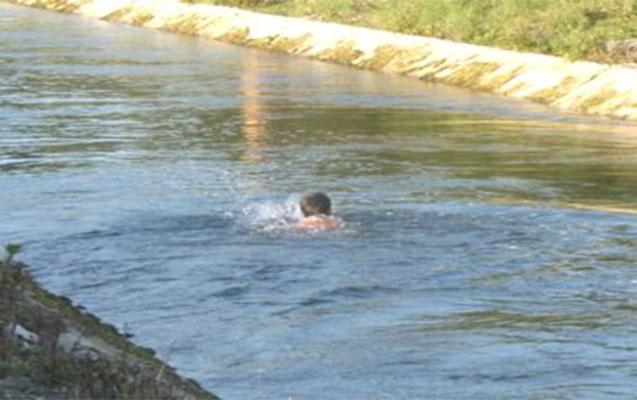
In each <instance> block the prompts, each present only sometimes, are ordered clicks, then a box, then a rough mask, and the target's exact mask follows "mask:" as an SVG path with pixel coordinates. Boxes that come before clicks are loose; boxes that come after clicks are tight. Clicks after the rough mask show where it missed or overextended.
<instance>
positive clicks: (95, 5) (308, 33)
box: [0, 0, 637, 120]
mask: <svg viewBox="0 0 637 400" xmlns="http://www.w3.org/2000/svg"><path fill="white" fill-rule="evenodd" d="M0 1H5V2H9V3H14V4H19V5H24V6H30V7H37V8H42V9H47V10H52V11H58V12H68V13H75V14H80V15H83V16H86V17H91V18H98V19H102V20H106V21H111V22H121V23H128V24H132V25H137V26H143V27H148V28H154V29H162V30H166V31H171V32H176V33H181V34H188V35H197V36H202V37H206V38H209V39H213V40H218V41H222V42H227V43H232V44H237V45H242V46H250V47H257V48H261V49H267V50H272V51H278V52H283V53H288V54H293V55H300V56H305V57H309V58H313V59H318V60H322V61H327V62H333V63H338V64H342V65H348V66H352V67H356V68H361V69H369V70H377V71H383V72H387V73H393V74H399V75H404V76H409V77H413V78H417V79H420V80H424V81H428V82H437V83H444V84H449V85H453V86H458V87H463V88H468V89H473V90H477V91H481V92H487V93H493V94H498V95H503V96H508V97H514V98H519V99H525V100H531V101H534V102H538V103H542V104H546V105H549V106H551V107H554V108H556V109H560V110H564V111H568V112H576V113H584V114H593V115H598V116H605V117H612V118H619V119H625V120H637V67H635V66H634V65H607V64H599V63H594V62H587V61H568V60H565V59H562V58H558V57H554V56H548V55H543V54H533V53H519V52H515V51H509V50H502V49H497V48H490V47H484V46H477V45H470V44H465V43H457V42H451V41H446V40H440V39H433V38H428V37H422V36H412V35H404V34H398V33H392V32H387V31H381V30H375V29H369V28H360V27H353V26H348V25H341V24H335V23H325V22H317V21H310V20H306V19H301V18H290V17H284V16H277V15H270V14H259V13H255V12H252V11H248V10H243V9H238V8H231V7H224V6H213V5H208V4H185V3H181V2H179V1H177V0H0Z"/></svg>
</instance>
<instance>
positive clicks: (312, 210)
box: [301, 192, 332, 217]
mask: <svg viewBox="0 0 637 400" xmlns="http://www.w3.org/2000/svg"><path fill="white" fill-rule="evenodd" d="M301 211H302V212H303V215H304V216H306V217H309V216H311V215H318V214H324V215H330V214H331V213H332V201H331V200H330V198H329V197H328V196H327V195H326V194H325V193H320V192H317V193H308V194H306V195H305V196H303V198H302V199H301Z"/></svg>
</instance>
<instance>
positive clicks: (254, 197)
mask: <svg viewBox="0 0 637 400" xmlns="http://www.w3.org/2000/svg"><path fill="white" fill-rule="evenodd" d="M0 44H1V45H2V49H3V52H2V54H0V58H1V64H0V76H1V78H2V79H0V119H1V120H2V124H0V171H1V173H0V187H2V196H1V197H0V210H1V212H2V216H3V222H2V225H1V227H0V240H1V241H2V242H4V243H6V242H8V241H14V242H20V243H22V244H23V246H24V250H23V254H22V255H21V258H22V259H23V260H24V261H26V262H28V263H29V264H30V265H32V269H33V272H34V274H35V275H36V276H37V277H38V279H39V280H40V281H41V282H42V283H43V284H44V285H45V286H46V287H47V288H49V289H51V290H52V291H54V292H56V293H58V294H61V295H65V296H68V297H70V298H71V299H73V301H74V302H76V303H79V304H82V305H84V306H86V307H87V308H88V309H89V310H90V311H92V312H94V313H96V314H98V315H99V316H100V317H102V318H103V319H105V320H106V321H108V322H111V323H113V324H115V325H116V326H118V327H119V328H120V329H121V330H125V331H127V332H130V333H133V334H134V335H135V340H136V341H137V342H138V343H140V344H142V345H145V346H150V347H153V348H155V349H156V350H157V351H158V354H159V356H160V357H161V358H163V359H164V360H167V361H168V362H169V363H171V364H173V365H175V366H176V367H177V368H178V369H179V371H180V372H181V373H183V374H184V375H187V376H189V377H193V378H195V379H197V380H198V381H199V382H201V383H202V385H204V386H205V387H206V388H208V389H210V390H211V391H213V392H215V393H217V394H218V395H220V396H222V397H223V398H227V399H288V398H293V399H344V398H348V399H372V398H373V399H395V398H404V399H413V398H439V399H451V398H453V399H481V398H484V399H487V398H488V399H498V398H500V399H600V398H631V397H632V396H633V393H634V392H635V390H636V389H637V384H636V383H635V382H636V379H635V378H636V377H637V376H636V373H635V371H637V369H636V368H637V335H636V334H637V322H636V320H635V317H634V316H635V310H637V297H636V296H637V272H636V270H635V265H637V219H636V218H637V217H636V216H635V214H631V211H632V212H634V211H635V210H637V200H636V199H637V196H636V194H637V158H636V156H635V154H637V153H636V150H637V129H636V128H635V127H634V126H631V125H629V124H622V123H616V122H615V123H613V122H611V121H606V120H600V119H593V118H583V117H578V116H573V115H564V114H559V113H556V112H554V111H550V110H547V109H545V108H543V107H541V106H538V105H532V104H529V103H523V102H517V101H514V100H505V99H502V98H498V97H491V96H485V95H480V94H477V93H470V92H466V91H462V90H457V89H453V88H448V87H443V86H436V85H428V84H425V83H420V82H416V81H412V80H408V79H403V78H398V77H390V76H385V75H382V74H377V73H372V72H362V71H356V70H352V69H348V68H342V67H338V66H331V65H327V64H322V63H318V62H313V61H309V60H304V59H298V58H294V57H288V56H283V55H276V54H270V53H265V52H259V51H254V50H246V49H240V48H235V47H231V46H226V45H220V44H215V43H211V42H208V41H205V40H200V39H197V38H192V37H182V36H177V35H170V34H166V33H160V32H154V31H149V30H142V29H136V28H132V27H128V26H122V25H111V24H107V23H102V22H99V21H92V20H84V19H80V18H76V17H72V16H67V15H60V14H53V13H46V12H42V11H37V10H31V9H24V8H18V7H14V6H10V5H6V4H2V3H0ZM309 190H322V191H325V192H327V193H329V194H330V195H331V196H332V198H333V201H334V205H335V211H336V213H337V214H338V215H339V216H340V217H341V218H342V219H343V220H344V221H346V224H347V225H346V227H345V228H344V229H342V230H339V231H334V232H299V231H298V230H290V229H287V228H288V225H289V224H290V223H293V221H294V220H295V219H296V218H298V210H296V209H295V202H296V201H298V199H299V197H300V195H301V194H302V193H303V192H305V191H309ZM609 207H610V208H616V209H620V210H623V212H609V211H608V208H609Z"/></svg>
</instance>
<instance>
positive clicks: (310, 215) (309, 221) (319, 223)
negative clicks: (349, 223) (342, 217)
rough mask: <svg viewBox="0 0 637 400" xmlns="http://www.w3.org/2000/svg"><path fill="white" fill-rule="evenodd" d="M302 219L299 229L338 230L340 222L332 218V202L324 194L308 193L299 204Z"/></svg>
mask: <svg viewBox="0 0 637 400" xmlns="http://www.w3.org/2000/svg"><path fill="white" fill-rule="evenodd" d="M299 206H300V207H301V212H302V213H303V219H301V222H299V224H298V227H300V228H316V229H327V228H338V227H340V226H342V222H341V221H339V220H338V219H336V218H334V217H333V216H332V201H331V200H330V198H329V197H328V196H327V195H326V194H325V193H320V192H316V193H308V194H306V195H305V196H303V198H302V199H301V202H300V203H299Z"/></svg>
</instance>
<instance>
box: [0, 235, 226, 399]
mask: <svg viewBox="0 0 637 400" xmlns="http://www.w3.org/2000/svg"><path fill="white" fill-rule="evenodd" d="M19 252H20V246H19V245H15V244H8V245H6V246H5V253H6V256H5V257H4V259H2V260H0V399H17V398H20V399H41V398H55V399H76V398H78V399H80V398H81V399H192V400H194V399H207V400H211V399H216V397H215V396H214V395H211V394H209V393H208V392H206V391H204V390H203V389H201V388H200V387H199V386H198V385H197V384H196V383H195V382H192V381H185V380H182V379H181V378H179V377H177V376H176V375H175V374H174V372H173V371H172V369H171V368H170V367H167V366H165V365H164V364H162V363H161V362H159V360H157V359H155V358H154V357H153V355H152V353H149V352H148V351H147V350H146V349H143V348H140V347H137V346H135V345H134V344H132V343H130V342H129V341H127V340H126V338H125V337H124V336H123V335H121V334H119V333H118V332H117V330H116V329H115V328H113V327H111V326H109V325H105V324H103V323H102V322H100V321H99V319H97V317H95V316H93V315H91V314H88V313H86V312H84V311H82V310H81V309H80V308H78V307H73V305H72V304H71V302H70V301H69V300H68V299H65V298H63V297H58V296H54V295H52V294H51V293H49V292H47V291H45V290H44V289H42V288H41V287H39V286H38V285H37V284H36V283H35V281H34V280H33V278H32V277H31V276H30V274H29V273H28V272H27V271H26V265H25V264H23V263H21V262H17V261H15V256H16V255H17V254H18V253H19ZM69 333H75V336H73V335H70V337H72V338H73V339H72V341H73V342H72V343H70V344H69V343H68V339H67V340H66V342H65V340H64V338H63V335H66V338H68V337H69ZM87 343H88V345H87Z"/></svg>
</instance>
